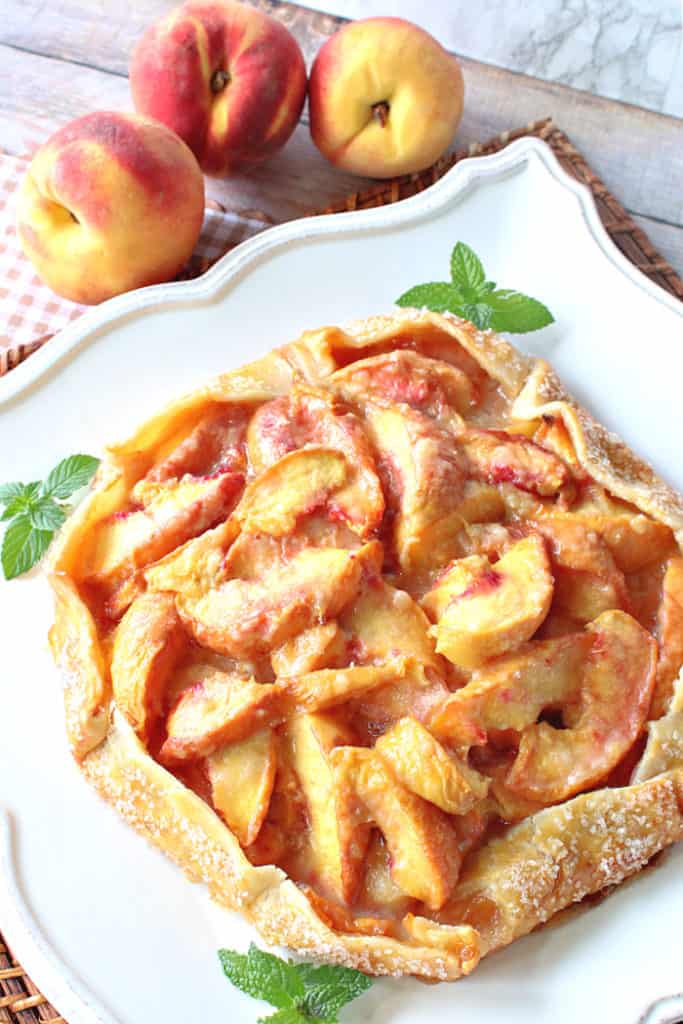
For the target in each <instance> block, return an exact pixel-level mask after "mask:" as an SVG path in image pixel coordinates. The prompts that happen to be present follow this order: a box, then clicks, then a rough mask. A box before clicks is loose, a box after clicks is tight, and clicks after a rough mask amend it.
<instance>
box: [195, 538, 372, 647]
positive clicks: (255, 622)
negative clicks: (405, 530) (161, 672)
mask: <svg viewBox="0 0 683 1024" xmlns="http://www.w3.org/2000/svg"><path fill="white" fill-rule="evenodd" d="M381 561H382V546H381V544H379V543H378V542H377V541H372V542H371V543H370V544H366V545H364V546H363V547H362V548H359V549H358V551H347V550H345V549H339V548H307V549H305V550H303V551H301V552H300V553H299V554H297V555H295V556H294V557H293V558H292V559H291V560H290V561H289V562H287V563H286V564H285V565H284V566H282V565H276V566H275V567H274V569H273V570H272V571H271V572H270V573H268V574H266V576H264V577H263V579H262V580H253V581H252V580H228V581H227V582H225V583H223V584H222V585H221V586H220V587H218V588H217V589H215V590H211V591H209V592H208V593H206V594H202V595H201V596H199V597H196V598H195V597H193V596H191V595H188V596H186V595H179V597H178V608H179V611H180V614H181V616H182V618H183V620H184V622H185V623H186V625H187V627H188V628H189V629H190V631H191V632H192V633H193V634H194V636H195V638H196V639H197V641H198V642H199V643H200V644H202V645H203V646H204V647H210V648H211V649H212V650H215V651H218V652H220V653H222V654H227V655H232V656H233V657H237V658H240V657H250V656H252V655H253V654H256V653H259V652H261V653H268V652H270V651H272V650H273V649H274V648H277V647H280V646H281V645H282V644H283V643H285V641H286V640H289V639H291V638H292V637H293V636H295V635H296V634H297V633H301V632H302V631H303V630H304V629H308V628H309V627H310V626H312V625H314V624H316V623H320V622H324V621H325V620H326V619H331V618H335V617H336V616H337V615H338V613H339V612H340V611H341V609H342V608H343V607H344V605H346V604H347V603H348V602H349V601H350V600H352V598H353V597H354V596H355V595H356V593H357V592H358V588H359V587H360V584H361V581H362V579H363V576H364V574H366V573H369V574H375V573H378V572H379V569H380V567H381Z"/></svg>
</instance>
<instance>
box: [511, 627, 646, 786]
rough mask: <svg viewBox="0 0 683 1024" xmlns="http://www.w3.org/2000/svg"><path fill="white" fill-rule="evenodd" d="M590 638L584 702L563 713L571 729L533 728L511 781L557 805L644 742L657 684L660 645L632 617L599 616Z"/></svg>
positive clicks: (526, 736) (582, 691) (572, 704)
mask: <svg viewBox="0 0 683 1024" xmlns="http://www.w3.org/2000/svg"><path fill="white" fill-rule="evenodd" d="M586 632H587V634H588V636H589V637H590V640H591V646H590V649H589V652H588V656H587V658H586V660H585V661H584V664H583V666H582V672H581V688H580V695H579V698H578V700H577V699H574V700H572V701H570V703H568V704H565V705H564V708H563V722H564V725H565V726H566V728H563V729H555V728H554V727H553V726H551V725H549V724H548V723H547V722H539V723H537V724H535V725H529V726H527V727H526V728H525V729H524V731H523V732H522V736H521V739H520V745H519V752H518V754H517V757H516V759H515V761H514V763H513V765H512V767H511V769H510V771H509V772H508V774H507V777H506V779H505V784H506V785H507V786H508V787H509V788H510V789H511V790H512V791H513V792H514V793H517V794H519V795H520V796H522V797H525V798H526V799H529V800H539V801H542V802H543V803H556V802H557V801H560V800H566V799H567V797H570V796H573V795H574V794H575V793H578V792H580V791H581V790H584V789H588V788H590V787H591V786H593V785H595V784H596V783H598V782H599V781H600V780H601V779H603V778H604V777H605V776H606V775H607V774H608V773H609V772H610V771H611V770H612V769H613V768H614V767H615V766H616V765H617V764H618V763H619V761H620V760H621V759H622V757H624V755H625V754H626V753H627V752H628V750H629V748H630V747H631V745H632V744H633V743H634V742H635V740H636V739H637V737H638V735H639V733H640V731H641V729H642V727H643V724H644V722H645V719H646V717H647V712H648V708H649V706H650V700H651V697H652V688H653V686H654V680H655V668H656V659H657V645H656V643H655V641H654V639H653V638H652V637H651V636H650V634H649V633H648V632H647V631H646V630H644V629H643V628H642V626H640V625H639V624H638V623H637V622H636V620H635V619H633V618H632V617H631V616H630V615H627V614H626V613H625V612H621V611H609V612H604V613H603V614H602V615H600V616H599V617H598V618H597V619H596V620H595V622H593V623H591V624H590V625H589V626H588V627H587V630H586Z"/></svg>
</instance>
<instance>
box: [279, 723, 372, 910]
mask: <svg viewBox="0 0 683 1024" xmlns="http://www.w3.org/2000/svg"><path fill="white" fill-rule="evenodd" d="M287 732H288V737H289V742H290V749H291V752H292V764H293V767H294V771H295V772H296V775H297V777H298V779H299V783H300V785H301V789H302V791H303V794H304V797H305V799H306V803H307V806H308V817H309V823H310V833H309V844H310V848H309V851H308V856H309V860H310V863H309V865H308V867H309V873H310V875H311V877H313V878H315V879H316V881H317V882H318V883H319V884H320V886H321V887H322V889H323V892H327V893H328V894H329V895H331V896H332V898H334V899H337V900H339V901H340V902H342V903H347V904H348V903H352V902H353V900H354V897H355V895H356V893H357V891H358V887H359V885H360V882H361V878H362V868H363V860H364V857H365V851H366V849H367V845H368V842H369V839H370V826H369V824H368V820H367V814H366V812H365V810H364V808H363V807H362V806H361V804H360V802H359V799H358V797H357V795H356V793H355V791H354V790H353V789H352V788H351V787H349V786H348V785H347V784H346V780H345V779H344V777H343V776H342V774H341V773H340V772H339V771H338V770H337V768H336V765H335V762H334V760H333V757H334V753H333V749H334V748H337V747H339V746H340V745H342V744H344V743H347V742H348V741H349V739H350V736H349V733H348V731H347V730H345V729H344V727H343V726H341V725H340V724H339V723H337V722H335V721H333V720H332V719H330V718H328V717H326V716H325V715H322V714H312V715H309V714H307V715H295V716H294V718H292V719H290V721H289V722H288V724H287Z"/></svg>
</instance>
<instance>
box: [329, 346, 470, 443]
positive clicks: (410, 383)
mask: <svg viewBox="0 0 683 1024" xmlns="http://www.w3.org/2000/svg"><path fill="white" fill-rule="evenodd" d="M330 383H331V384H332V385H333V386H334V387H335V389H336V390H337V391H338V392H339V394H341V395H342V396H343V397H344V398H345V399H347V400H349V401H351V402H354V403H359V404H361V405H362V404H363V403H364V402H365V401H366V399H367V397H368V395H369V396H371V397H372V398H373V399H374V400H376V401H379V402H381V401H382V400H385V401H386V402H389V403H397V404H402V405H409V406H411V408H413V409H419V410H420V411H421V412H424V413H426V414H427V415H428V416H431V417H433V418H434V419H437V420H442V421H443V422H444V423H446V424H449V423H454V425H456V426H458V427H460V426H461V424H462V421H461V420H460V416H461V415H463V416H464V415H466V414H467V413H468V412H470V411H471V410H472V409H473V407H474V406H475V405H476V403H477V398H478V396H477V391H476V389H475V386H474V384H473V382H472V380H471V379H470V378H469V377H468V376H467V374H466V373H465V372H464V371H463V370H460V369H458V367H456V366H452V365H450V364H449V363H444V362H442V361H441V360H437V359H430V358H429V357H428V356H423V355H420V353H418V352H411V351H409V350H407V349H402V350H401V349H399V350H397V351H394V352H385V353H382V354H381V355H378V356H370V357H369V358H367V359H359V360H358V361H357V362H355V363H350V364H349V366H345V367H343V369H341V370H337V372H336V373H334V374H333V375H332V377H331V378H330ZM453 413H455V414H456V415H455V416H453Z"/></svg>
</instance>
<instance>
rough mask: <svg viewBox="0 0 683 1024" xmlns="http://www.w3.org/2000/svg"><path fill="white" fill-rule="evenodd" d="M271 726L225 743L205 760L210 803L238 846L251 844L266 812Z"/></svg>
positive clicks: (272, 760)
mask: <svg viewBox="0 0 683 1024" xmlns="http://www.w3.org/2000/svg"><path fill="white" fill-rule="evenodd" d="M276 768H277V756H276V742H275V736H274V734H273V731H272V729H260V730H259V731H258V732H255V733H253V734H252V735H251V736H247V738H246V739H244V740H240V741H238V742H236V743H228V744H226V745H225V746H224V747H220V748H219V749H218V750H215V751H214V752H213V754H210V755H209V757H208V758H207V759H206V770H207V774H208V776H209V783H210V785H211V802H212V803H213V806H214V807H215V809H216V810H217V811H218V813H219V814H220V816H221V818H223V820H224V821H225V822H226V824H227V825H228V827H229V828H230V829H231V830H232V831H233V832H234V833H235V835H236V836H237V838H238V840H239V842H240V844H241V845H242V846H249V845H250V844H251V843H253V842H254V841H255V840H256V838H257V836H258V834H259V832H260V831H261V825H262V824H263V821H264V819H265V816H266V814H267V813H268V807H269V804H270V797H271V793H272V792H273V784H274V782H275V770H276Z"/></svg>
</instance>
